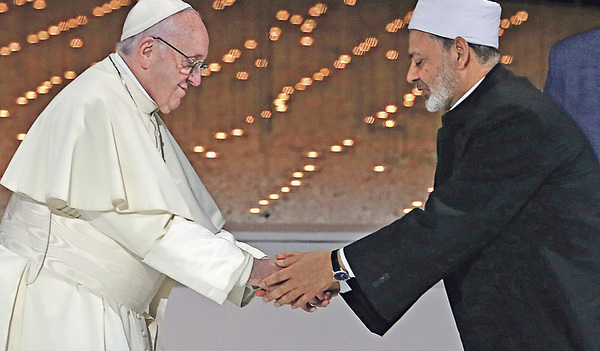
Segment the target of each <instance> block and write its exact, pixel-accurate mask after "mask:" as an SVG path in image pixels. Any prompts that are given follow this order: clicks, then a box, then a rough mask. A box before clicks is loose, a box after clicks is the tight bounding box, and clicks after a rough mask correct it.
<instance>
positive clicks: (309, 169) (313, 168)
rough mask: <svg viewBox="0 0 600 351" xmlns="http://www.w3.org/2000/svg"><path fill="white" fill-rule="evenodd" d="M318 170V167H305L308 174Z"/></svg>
mask: <svg viewBox="0 0 600 351" xmlns="http://www.w3.org/2000/svg"><path fill="white" fill-rule="evenodd" d="M316 170H317V166H315V165H304V171H306V172H314V171H316Z"/></svg>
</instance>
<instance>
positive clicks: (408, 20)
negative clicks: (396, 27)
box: [404, 11, 414, 24]
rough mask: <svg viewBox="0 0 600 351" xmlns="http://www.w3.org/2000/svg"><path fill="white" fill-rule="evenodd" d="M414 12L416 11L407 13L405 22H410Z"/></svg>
mask: <svg viewBox="0 0 600 351" xmlns="http://www.w3.org/2000/svg"><path fill="white" fill-rule="evenodd" d="M413 13H414V11H410V12H409V13H407V14H406V16H404V23H406V24H409V23H410V20H411V19H412V15H413Z"/></svg>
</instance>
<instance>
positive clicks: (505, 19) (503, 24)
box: [500, 18, 510, 29]
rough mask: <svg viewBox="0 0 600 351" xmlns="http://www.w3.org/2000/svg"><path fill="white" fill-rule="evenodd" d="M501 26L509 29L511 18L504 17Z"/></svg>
mask: <svg viewBox="0 0 600 351" xmlns="http://www.w3.org/2000/svg"><path fill="white" fill-rule="evenodd" d="M500 28H502V29H508V28H510V20H509V19H508V18H504V19H502V20H501V21H500Z"/></svg>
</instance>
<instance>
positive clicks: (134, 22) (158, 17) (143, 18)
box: [121, 0, 191, 40]
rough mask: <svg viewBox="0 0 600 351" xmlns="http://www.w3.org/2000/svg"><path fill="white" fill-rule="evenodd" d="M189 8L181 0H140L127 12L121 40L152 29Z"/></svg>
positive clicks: (188, 5)
mask: <svg viewBox="0 0 600 351" xmlns="http://www.w3.org/2000/svg"><path fill="white" fill-rule="evenodd" d="M187 8H191V6H190V4H188V3H185V2H183V1H181V0H140V1H138V3H137V4H135V6H133V8H132V9H131V11H129V14H128V15H127V18H126V19H125V24H123V34H121V40H125V39H127V38H129V37H132V36H134V35H136V34H139V33H141V32H143V31H145V30H146V29H148V28H150V27H152V26H153V25H155V24H157V23H158V22H160V21H162V20H164V19H165V18H167V17H169V16H171V15H174V14H176V13H177V12H180V11H183V10H185V9H187Z"/></svg>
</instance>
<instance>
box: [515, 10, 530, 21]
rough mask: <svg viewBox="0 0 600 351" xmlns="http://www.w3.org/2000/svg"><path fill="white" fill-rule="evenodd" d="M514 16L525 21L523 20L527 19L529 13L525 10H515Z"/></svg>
mask: <svg viewBox="0 0 600 351" xmlns="http://www.w3.org/2000/svg"><path fill="white" fill-rule="evenodd" d="M516 16H517V18H518V19H519V20H520V21H522V22H525V21H527V20H528V19H529V14H528V13H527V12H525V11H519V12H517V15H516Z"/></svg>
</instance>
